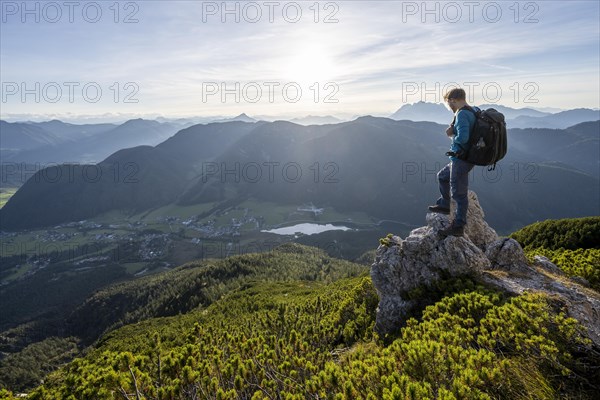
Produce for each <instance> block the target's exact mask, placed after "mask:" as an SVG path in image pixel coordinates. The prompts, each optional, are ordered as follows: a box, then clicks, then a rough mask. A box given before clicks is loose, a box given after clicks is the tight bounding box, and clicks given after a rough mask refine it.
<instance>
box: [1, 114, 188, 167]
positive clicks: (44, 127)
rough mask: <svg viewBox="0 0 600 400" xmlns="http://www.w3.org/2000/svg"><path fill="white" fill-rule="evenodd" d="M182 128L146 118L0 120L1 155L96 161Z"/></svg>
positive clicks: (6, 157) (17, 159)
mask: <svg viewBox="0 0 600 400" xmlns="http://www.w3.org/2000/svg"><path fill="white" fill-rule="evenodd" d="M181 128H182V126H181V125H179V124H177V123H172V122H158V121H150V120H143V119H133V120H129V121H126V122H125V123H123V124H120V125H115V124H88V125H74V124H69V123H65V122H61V121H58V120H53V121H48V122H13V123H10V122H6V121H0V143H1V147H0V155H1V156H2V162H3V163H5V162H19V163H21V162H26V163H30V164H36V163H42V164H45V163H63V162H84V163H85V162H87V163H90V162H91V163H96V162H99V161H101V160H103V159H105V158H106V157H108V156H109V155H110V154H112V153H114V152H115V151H117V150H120V149H123V148H127V147H134V146H139V145H151V146H154V145H157V144H158V143H160V142H162V141H164V140H165V139H167V138H168V137H170V136H172V135H174V134H175V133H176V132H177V131H178V130H180V129H181Z"/></svg>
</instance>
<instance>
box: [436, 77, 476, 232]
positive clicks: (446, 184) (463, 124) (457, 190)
mask: <svg viewBox="0 0 600 400" xmlns="http://www.w3.org/2000/svg"><path fill="white" fill-rule="evenodd" d="M444 101H445V102H446V103H448V106H449V107H450V109H451V110H452V111H453V112H454V120H453V121H452V124H450V126H449V127H448V128H447V129H446V135H448V137H450V138H451V139H452V144H451V146H450V151H449V152H447V153H446V155H447V156H448V157H449V158H450V162H449V163H448V165H446V166H445V167H444V168H442V169H441V170H440V171H439V172H438V173H437V178H438V181H439V186H440V193H441V197H440V198H439V199H438V200H437V202H436V204H435V205H433V206H429V210H430V211H433V212H437V213H442V214H450V199H452V200H454V201H456V212H455V215H454V219H453V220H452V222H451V224H450V226H449V227H448V228H446V229H443V230H440V234H441V235H443V236H449V235H452V236H462V235H463V234H464V226H465V225H466V223H467V208H468V206H469V199H468V197H467V194H468V190H469V172H470V171H471V170H472V169H473V167H474V164H471V163H469V162H466V161H464V160H461V159H460V158H458V156H459V155H461V153H464V152H466V151H467V150H468V148H467V146H468V143H469V134H470V132H471V131H472V130H473V126H474V125H475V111H479V108H477V107H471V106H469V105H468V104H467V101H466V93H465V91H464V90H463V89H460V88H456V89H452V90H450V91H448V92H447V93H446V94H444Z"/></svg>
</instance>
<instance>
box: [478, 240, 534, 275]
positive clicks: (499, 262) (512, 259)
mask: <svg viewBox="0 0 600 400" xmlns="http://www.w3.org/2000/svg"><path fill="white" fill-rule="evenodd" d="M485 255H486V257H487V258H488V259H489V260H490V263H491V269H500V270H504V271H509V272H527V271H528V270H530V269H531V267H530V266H529V264H528V262H527V257H526V256H525V252H524V251H523V248H522V247H521V245H520V244H519V242H517V241H516V240H514V239H511V238H503V239H498V240H496V241H494V242H492V243H490V244H489V245H488V246H487V249H486V251H485Z"/></svg>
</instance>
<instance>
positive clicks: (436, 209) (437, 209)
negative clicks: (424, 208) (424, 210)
mask: <svg viewBox="0 0 600 400" xmlns="http://www.w3.org/2000/svg"><path fill="white" fill-rule="evenodd" d="M428 208H429V211H432V212H435V213H440V214H450V209H449V208H446V207H442V206H440V205H438V204H436V205H435V206H429V207H428Z"/></svg>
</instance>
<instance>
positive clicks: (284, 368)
mask: <svg viewBox="0 0 600 400" xmlns="http://www.w3.org/2000/svg"><path fill="white" fill-rule="evenodd" d="M598 220H599V217H591V218H582V219H576V220H560V221H544V222H541V223H537V224H534V225H531V226H528V227H525V228H523V229H521V230H519V231H517V232H515V233H514V234H513V237H514V238H515V239H516V240H518V241H519V242H520V243H521V244H522V245H523V246H524V247H525V248H526V250H527V251H528V252H529V255H530V257H533V256H534V255H535V254H540V251H549V252H561V253H560V254H561V255H562V256H564V254H565V252H567V251H571V252H578V251H583V252H586V251H588V252H591V253H590V254H587V253H584V255H585V257H584V255H582V256H580V257H572V258H571V259H568V260H567V261H568V262H567V261H564V260H563V262H562V263H559V266H560V267H561V268H563V270H565V272H566V273H567V274H569V275H575V276H583V277H585V278H586V279H588V280H589V281H590V284H592V287H594V286H593V285H594V284H595V282H596V281H594V280H593V279H592V278H593V277H594V276H598V270H599V269H600V263H598V262H597V260H598V254H597V251H598V248H597V244H596V245H595V247H594V244H595V243H597V241H593V240H592V241H588V239H589V238H590V237H591V238H592V239H593V238H594V237H595V236H594V235H596V236H597V235H598ZM569 238H572V239H569ZM567 242H568V243H570V244H569V246H570V247H569V249H568V250H566V249H564V248H561V246H560V245H559V244H560V243H567ZM582 271H583V272H582ZM478 282H479V281H478V280H477V277H476V276H473V277H471V278H469V277H464V278H460V279H451V280H446V281H442V282H440V283H436V284H435V286H433V287H427V288H423V290H419V291H418V293H416V294H415V296H420V298H421V300H423V303H424V304H429V306H427V307H426V308H425V309H421V310H418V311H417V312H415V314H414V315H412V318H410V319H409V320H408V321H406V323H405V324H404V325H403V326H399V327H398V331H397V333H396V334H395V335H393V336H392V337H388V338H385V340H384V339H383V338H379V337H378V336H377V334H376V333H374V330H373V328H374V322H375V312H376V308H377V304H378V301H379V299H378V296H377V293H376V291H375V288H374V287H373V284H372V282H371V279H370V277H369V276H368V270H367V268H365V266H361V265H359V264H354V263H350V262H347V261H342V260H336V259H333V258H330V257H328V256H327V255H326V254H325V253H324V252H323V251H322V250H318V249H315V248H310V247H306V246H302V245H298V244H287V245H284V246H281V247H279V248H276V249H274V250H273V251H271V252H268V253H260V254H248V255H244V256H236V257H230V258H227V259H224V260H207V261H204V262H198V263H188V264H186V265H183V266H181V267H180V268H178V269H176V270H173V271H171V272H168V273H164V274H161V275H157V276H152V277H147V278H143V279H139V280H137V281H133V282H127V283H123V284H119V285H113V286H110V287H107V288H106V289H103V290H101V291H99V292H97V293H96V294H95V295H94V296H92V297H90V298H89V299H88V300H87V301H86V302H85V303H84V304H82V305H81V306H80V308H79V309H78V310H77V311H76V312H75V313H73V314H72V316H71V318H70V324H71V328H72V331H71V333H77V335H76V337H73V336H66V337H64V338H49V339H46V340H45V341H43V342H40V343H36V344H34V345H32V346H30V347H28V348H26V349H25V350H23V351H22V352H21V353H18V354H15V355H12V356H10V357H6V358H5V359H4V360H2V362H1V365H0V378H1V379H2V381H3V383H2V386H1V387H4V388H5V389H0V398H9V399H10V398H13V394H11V393H10V392H9V391H8V389H11V390H13V391H15V393H18V392H20V391H28V392H29V395H28V397H27V398H30V399H67V398H71V399H280V398H281V399H306V398H312V399H318V398H319V399H322V398H331V399H358V398H363V399H425V398H440V399H475V398H477V399H499V398H503V399H505V398H508V399H529V398H548V399H554V398H556V399H558V398H577V399H588V398H589V399H593V398H595V397H594V396H595V395H596V393H597V392H598V390H600V386H599V385H598V382H600V371H598V368H597V366H598V365H600V349H598V348H596V347H594V345H593V344H592V342H591V341H590V340H589V339H587V338H586V332H585V328H583V326H582V325H580V324H579V323H578V322H577V321H576V320H574V319H573V318H569V317H567V314H566V311H565V309H564V308H562V307H563V305H562V303H561V302H559V301H556V299H554V298H552V296H546V295H543V294H535V293H525V294H523V295H520V296H509V295H507V294H506V293H503V292H501V291H499V290H495V289H492V288H490V287H486V286H485V285H483V284H481V283H478ZM596 289H597V288H596ZM103 332H104V334H103V335H102V337H101V338H100V339H99V340H97V341H96V342H95V343H94V344H93V345H92V346H90V347H87V348H86V349H85V350H84V351H83V352H79V353H78V350H77V349H76V347H75V345H76V344H77V343H78V344H79V345H80V346H82V345H83V344H85V343H86V342H91V341H92V340H94V339H95V338H98V337H99V336H98V335H100V334H102V333H103ZM52 349H54V352H53V351H52ZM76 354H79V356H78V358H76V359H74V360H73V361H71V362H68V363H66V364H64V363H65V362H67V360H68V359H69V358H70V357H72V356H74V355H76ZM61 364H62V367H60V368H59V369H56V367H57V366H59V365H61ZM52 370H54V372H50V371H52ZM48 372H50V373H49V375H47V376H45V377H44V375H45V374H46V373H48ZM40 379H43V385H42V386H39V387H37V388H36V389H34V390H31V389H29V388H31V387H32V386H35V382H36V380H37V382H39V381H40ZM24 382H28V385H26V386H29V388H28V387H26V386H23V383H24Z"/></svg>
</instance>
